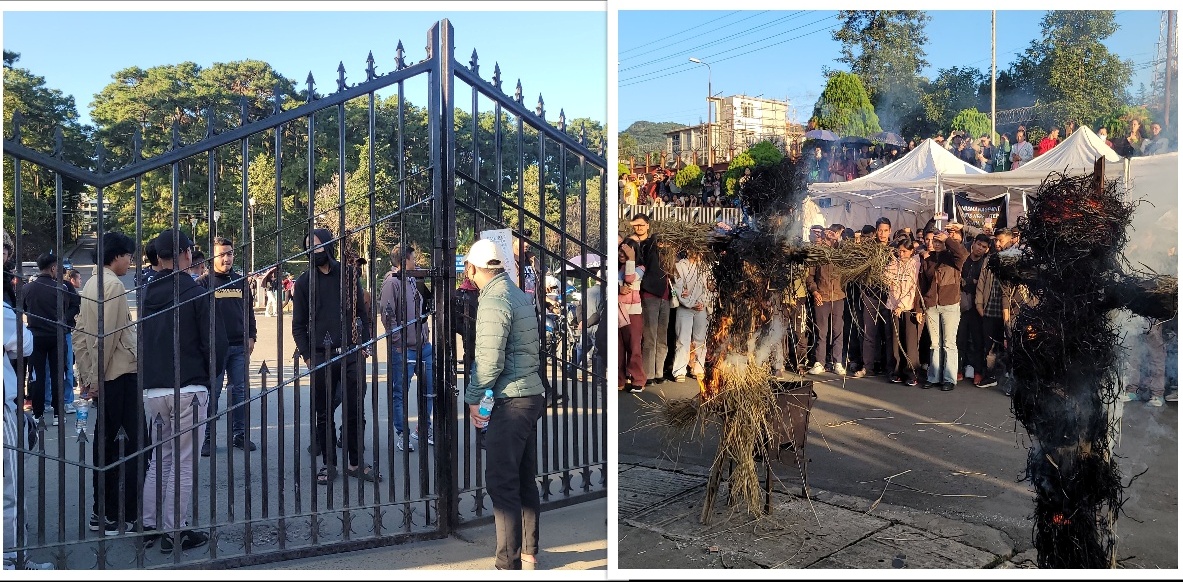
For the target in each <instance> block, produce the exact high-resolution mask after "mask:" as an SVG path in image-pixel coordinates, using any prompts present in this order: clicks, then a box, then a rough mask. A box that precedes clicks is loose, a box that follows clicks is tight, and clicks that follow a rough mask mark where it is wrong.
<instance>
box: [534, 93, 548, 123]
mask: <svg viewBox="0 0 1183 582" xmlns="http://www.w3.org/2000/svg"><path fill="white" fill-rule="evenodd" d="M534 114H535V115H537V116H538V117H539V119H546V108H545V107H544V103H543V102H542V93H539V94H538V105H535V106H534Z"/></svg>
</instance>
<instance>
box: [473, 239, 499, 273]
mask: <svg viewBox="0 0 1183 582" xmlns="http://www.w3.org/2000/svg"><path fill="white" fill-rule="evenodd" d="M465 259H466V260H467V261H468V262H470V263H472V265H473V266H474V267H477V268H480V269H495V268H498V267H500V266H502V265H503V264H504V263H505V260H504V259H503V258H502V256H501V249H499V248H497V245H495V244H493V241H491V240H489V239H486V238H482V239H481V240H478V241H476V242H474V243H472V248H470V249H468V256H467V257H465Z"/></svg>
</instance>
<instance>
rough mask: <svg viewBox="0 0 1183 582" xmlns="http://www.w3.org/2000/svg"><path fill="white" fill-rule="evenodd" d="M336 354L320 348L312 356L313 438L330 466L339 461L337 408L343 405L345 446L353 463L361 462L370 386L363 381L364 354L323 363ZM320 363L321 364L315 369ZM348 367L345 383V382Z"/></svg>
mask: <svg viewBox="0 0 1183 582" xmlns="http://www.w3.org/2000/svg"><path fill="white" fill-rule="evenodd" d="M331 357H333V356H332V355H328V356H326V354H325V353H324V352H319V351H318V352H316V355H315V357H314V358H313V359H312V362H311V364H312V366H313V368H314V369H313V371H312V415H313V429H312V442H313V443H314V444H315V445H316V448H317V449H318V450H320V454H321V455H323V456H324V462H325V464H326V465H328V466H336V464H337V447H336V444H335V439H336V434H337V420H336V417H335V412H336V410H337V407H338V406H341V405H343V406H344V408H342V416H341V424H342V429H343V430H342V433H343V434H342V435H341V447H342V449H344V451H345V454H346V455H348V458H349V464H350V465H351V466H359V465H360V461H361V456H362V449H363V447H362V437H363V434H362V429H363V426H364V424H365V408H364V407H363V403H362V401H363V400H364V399H365V395H366V387H365V384H363V383H362V378H361V366H362V355H361V354H360V353H355V354H353V355H350V356H346V357H345V358H342V359H340V360H337V361H335V362H333V363H331V364H328V365H322V364H324V362H325V361H326V360H328V359H330V358H331ZM316 366H321V367H320V368H319V369H315V368H316ZM342 370H344V374H345V383H344V384H342V383H341V374H342Z"/></svg>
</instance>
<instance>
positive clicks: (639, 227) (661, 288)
mask: <svg viewBox="0 0 1183 582" xmlns="http://www.w3.org/2000/svg"><path fill="white" fill-rule="evenodd" d="M630 224H631V225H632V227H633V235H634V236H635V237H636V239H637V242H639V243H640V245H639V250H638V254H637V266H644V267H645V276H644V277H642V278H641V315H642V316H643V317H644V319H645V328H644V330H643V333H642V334H641V354H642V356H641V359H642V362H643V365H644V368H645V378H646V380H645V384H646V385H649V384H661V383H662V382H665V357H666V355H667V354H668V353H669V344H668V337H667V336H668V333H669V327H670V309H671V304H670V297H671V295H670V281H669V277H668V276H666V272H665V268H664V267H663V266H662V262H661V255H662V254H663V253H665V252H667V251H666V250H665V249H664V248H662V247H661V244H660V242H659V241H658V240H657V238H656V237H655V236H654V235H653V234H652V233H650V232H649V215H647V214H640V213H638V214H635V215H633V219H632V221H631V222H630Z"/></svg>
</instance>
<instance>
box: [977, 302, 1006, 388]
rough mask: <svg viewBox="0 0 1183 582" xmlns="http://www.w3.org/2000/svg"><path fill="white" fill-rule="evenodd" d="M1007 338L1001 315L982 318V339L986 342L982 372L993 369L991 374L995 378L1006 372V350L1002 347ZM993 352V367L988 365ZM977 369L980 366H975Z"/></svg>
mask: <svg viewBox="0 0 1183 582" xmlns="http://www.w3.org/2000/svg"><path fill="white" fill-rule="evenodd" d="M975 313H976V311H975ZM1005 338H1006V324H1004V323H1002V318H1001V317H983V318H982V339H983V343H984V344H985V347H984V349H983V350H982V353H983V356H982V373H986V370H987V369H990V370H992V371H991V372H990V373H989V375H991V376H994V377H995V378H1001V377H1002V375H1003V374H1004V373H1006V371H1007V362H1006V350H1005V349H1003V347H1002V341H1003V340H1004V339H1005ZM991 353H993V354H994V366H993V367H992V368H991V367H990V366H989V365H988V364H989V358H990V354H991ZM977 370H978V367H977V366H974V372H977Z"/></svg>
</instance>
